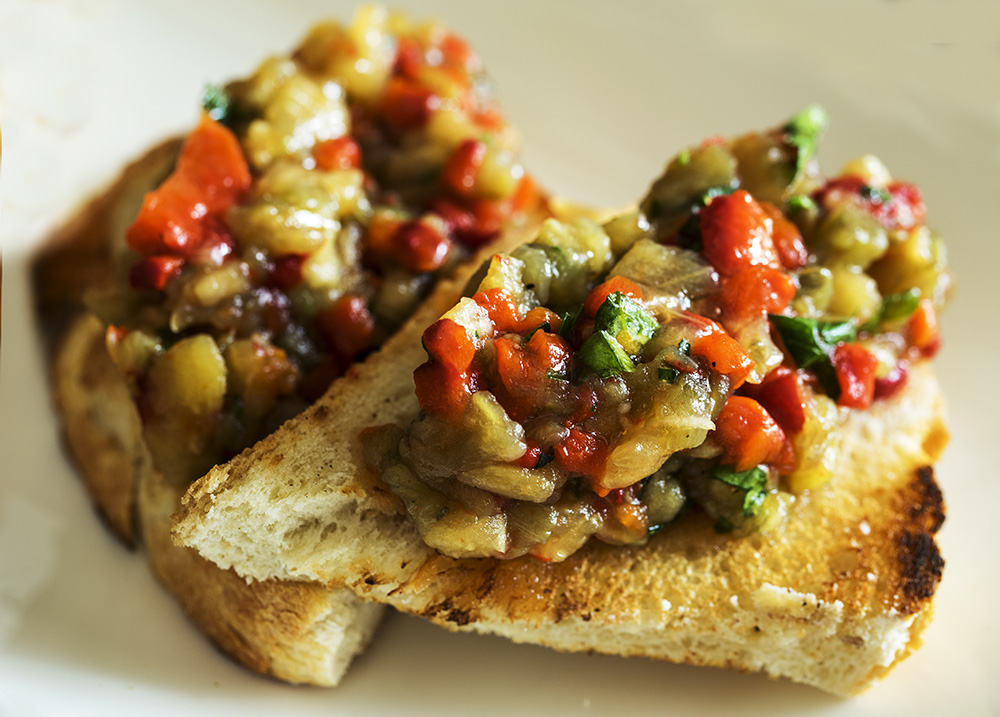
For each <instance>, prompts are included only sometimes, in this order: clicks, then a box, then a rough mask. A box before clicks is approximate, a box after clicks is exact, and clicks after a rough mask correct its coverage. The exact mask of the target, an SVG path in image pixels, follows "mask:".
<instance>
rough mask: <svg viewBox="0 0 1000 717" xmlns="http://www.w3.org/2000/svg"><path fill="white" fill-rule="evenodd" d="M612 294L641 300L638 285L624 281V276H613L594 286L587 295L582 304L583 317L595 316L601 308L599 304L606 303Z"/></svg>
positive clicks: (630, 281) (629, 280)
mask: <svg viewBox="0 0 1000 717" xmlns="http://www.w3.org/2000/svg"><path fill="white" fill-rule="evenodd" d="M614 293H621V294H625V296H627V297H629V298H630V299H634V300H635V301H641V300H642V289H641V288H639V285H638V284H636V283H635V282H634V281H632V280H631V279H626V278H625V277H624V276H613V277H611V278H610V279H608V280H607V281H605V282H603V283H600V284H598V285H597V286H595V287H594V288H593V289H591V290H590V293H589V294H587V298H586V300H585V301H584V302H583V314H584V316H589V317H590V318H594V317H595V316H597V310H598V309H600V308H601V304H603V303H604V302H605V301H607V298H608V297H609V296H611V294H614Z"/></svg>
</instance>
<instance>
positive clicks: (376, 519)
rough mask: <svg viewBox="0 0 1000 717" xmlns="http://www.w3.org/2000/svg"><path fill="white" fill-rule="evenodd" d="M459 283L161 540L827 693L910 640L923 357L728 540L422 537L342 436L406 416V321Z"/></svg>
mask: <svg viewBox="0 0 1000 717" xmlns="http://www.w3.org/2000/svg"><path fill="white" fill-rule="evenodd" d="M460 286H461V284H460V283H453V284H451V285H448V286H442V287H441V288H440V289H439V291H438V292H437V293H436V294H435V295H434V297H433V298H432V300H431V301H429V302H428V303H427V305H425V307H424V308H423V310H422V311H421V312H420V313H419V314H418V315H416V316H415V317H414V318H413V320H411V322H410V323H409V324H408V325H407V326H406V327H404V329H403V330H402V331H401V332H400V333H398V334H397V335H396V336H395V337H393V339H391V340H390V341H389V342H388V343H387V344H386V345H385V346H384V347H383V348H382V350H381V351H380V352H379V353H378V354H376V355H374V356H372V357H371V358H370V359H369V360H368V361H366V362H365V363H363V364H361V365H357V366H355V367H354V368H353V369H352V370H351V372H350V380H345V381H341V382H339V383H337V384H336V385H335V386H334V387H333V388H332V389H331V390H330V391H329V392H328V393H327V394H326V395H325V396H324V397H323V398H322V399H321V400H320V401H319V402H318V403H317V404H315V405H314V406H313V407H311V408H310V409H309V410H307V411H306V412H305V413H303V414H301V415H300V416H298V417H297V418H296V419H294V420H292V421H290V422H289V423H287V424H286V425H285V426H284V427H282V429H280V430H279V431H278V432H276V433H275V434H272V435H271V436H269V437H268V438H267V439H265V440H263V441H261V442H260V443H259V444H258V445H257V446H255V447H254V448H253V449H252V450H248V451H245V452H244V453H243V454H242V455H240V456H238V457H237V458H235V459H234V460H233V461H232V462H230V463H228V464H226V465H223V466H218V467H217V468H215V469H214V470H212V471H211V472H210V473H209V474H208V475H207V476H205V477H204V478H202V479H201V480H199V481H198V482H196V483H195V484H193V485H192V487H191V489H190V490H189V492H188V493H187V495H185V496H184V499H183V502H182V509H181V511H180V512H179V514H178V516H177V518H176V522H175V527H174V536H175V538H176V540H177V541H178V542H179V543H181V544H184V545H188V546H192V547H194V548H196V549H197V550H198V551H199V552H200V553H201V554H202V555H204V556H205V557H207V558H209V559H211V560H212V561H214V562H215V563H217V564H218V565H220V566H223V567H225V568H230V567H231V568H233V569H235V570H236V571H237V572H238V573H239V574H240V575H242V576H244V577H246V578H248V579H252V580H271V579H275V578H278V579H288V580H295V579H298V580H305V581H313V582H316V583H319V584H323V585H327V586H330V587H342V586H346V587H348V588H350V589H352V590H355V591H356V592H357V593H358V594H360V595H363V596H365V597H366V598H369V599H372V600H377V601H379V602H383V603H386V604H389V605H392V606H393V607H396V608H398V609H400V610H403V611H406V612H409V613H412V614H415V615H420V616H423V617H426V618H428V619H430V620H431V621H433V622H435V623H438V624H440V625H442V626H444V627H447V628H449V629H454V630H466V631H478V632H484V633H496V634H501V635H506V636H508V637H510V638H511V639H513V640H515V641H518V642H530V643H539V644H544V645H549V646H552V647H554V648H556V649H560V650H572V651H578V650H586V651H596V652H603V653H610V654H620V655H645V656H649V657H655V658H662V659H666V660H670V661H675V662H686V663H691V664H698V665H714V666H720V667H730V668H737V669H741V670H748V671H761V672H764V673H767V674H769V675H772V676H781V677H788V678H791V679H793V680H796V681H799V682H804V683H807V684H811V685H815V686H817V687H819V688H821V689H824V690H827V691H829V692H832V693H835V694H841V695H848V694H854V693H857V692H860V691H862V690H864V689H865V688H867V687H868V686H870V685H871V684H872V683H873V682H874V681H875V680H877V679H878V678H879V677H881V676H882V675H884V674H885V673H886V672H887V671H888V670H889V669H890V668H891V667H892V666H893V665H894V664H895V663H897V662H898V661H899V660H901V659H902V658H904V657H905V656H906V655H907V654H909V653H910V652H911V651H912V650H913V649H915V648H916V647H917V646H918V645H919V644H920V635H921V632H922V630H923V629H924V627H925V626H926V625H927V623H928V620H929V618H930V615H931V609H932V608H931V598H932V596H933V594H934V591H935V587H936V585H937V583H938V581H939V579H940V577H941V569H942V566H943V561H942V559H941V556H940V553H939V551H938V548H937V545H936V543H935V538H934V536H935V533H936V531H937V530H938V528H939V527H940V525H941V523H942V520H943V503H942V497H941V493H940V491H939V489H938V487H937V485H936V484H935V482H934V477H933V471H932V469H931V467H930V465H931V463H932V462H933V461H934V460H935V459H936V458H937V457H938V456H939V454H940V453H941V451H942V450H943V447H944V445H945V443H946V441H947V430H946V428H945V425H944V421H943V408H942V398H941V394H940V390H939V386H938V383H937V381H936V379H935V377H934V375H933V373H932V371H931V370H930V368H929V367H928V366H927V365H920V366H917V367H915V368H914V370H913V372H912V374H911V376H910V380H909V382H908V384H907V387H906V388H905V390H903V391H901V392H900V393H898V394H897V395H896V396H894V397H893V398H891V399H888V400H884V401H879V402H877V403H876V404H875V405H874V406H873V407H872V408H871V409H869V410H868V411H866V412H853V413H851V414H850V415H849V416H848V417H847V418H846V419H845V423H844V425H843V426H842V431H843V437H842V440H843V443H842V450H843V452H844V461H843V463H842V471H841V473H840V474H839V475H837V476H835V478H834V479H833V480H831V481H830V482H829V483H827V484H825V485H824V486H822V487H820V488H818V489H815V490H813V491H811V492H809V493H807V494H804V495H802V496H800V497H799V498H798V500H796V501H795V502H794V504H793V505H792V506H791V507H790V510H789V515H788V518H787V521H786V522H785V524H784V526H783V527H782V528H781V529H780V530H777V531H774V532H772V533H765V534H762V535H761V534H758V535H755V536H751V537H748V538H745V539H732V538H729V537H726V536H720V535H718V534H716V533H715V531H714V530H713V527H712V524H711V521H710V520H708V519H707V518H706V517H705V516H704V515H701V514H698V513H690V514H688V515H687V516H686V517H685V518H683V519H682V520H680V521H679V522H678V523H677V524H675V525H673V526H672V527H671V528H669V529H668V530H665V531H663V532H662V533H660V534H658V535H656V536H654V537H653V538H651V539H650V541H649V542H648V543H647V544H646V545H644V546H641V547H612V546H608V545H602V544H596V543H595V542H594V541H591V543H589V544H588V545H587V546H585V547H584V548H583V549H582V550H580V551H579V552H577V553H576V554H574V555H572V556H571V557H570V558H568V559H567V560H566V561H564V562H562V563H543V562H541V561H538V560H536V559H534V558H530V557H522V558H519V559H515V560H511V561H500V560H495V559H464V560H460V559H453V558H449V557H445V556H443V555H440V554H438V553H437V552H435V551H434V550H432V549H431V548H429V547H427V546H426V545H425V544H424V543H423V542H422V541H421V539H420V536H419V534H418V533H417V531H416V529H415V528H414V526H413V524H412V523H411V522H410V520H409V518H408V517H407V516H406V514H405V512H404V511H403V510H402V507H401V504H400V502H399V501H398V499H397V498H396V497H395V495H393V494H392V493H391V492H390V490H389V489H388V488H387V487H386V486H385V485H384V484H383V483H382V482H381V480H380V479H379V478H378V477H376V476H374V475H373V474H372V473H371V472H370V471H368V470H367V469H366V467H365V462H364V458H363V455H362V446H361V441H360V440H359V436H360V434H361V433H362V431H364V430H365V429H366V428H369V427H372V426H379V425H382V424H386V423H400V424H405V423H406V422H407V421H408V420H411V419H412V418H413V416H415V415H416V413H417V411H418V405H417V401H416V398H415V396H414V394H413V383H412V378H411V376H412V372H413V370H414V369H415V368H416V367H417V366H418V365H420V364H421V363H422V362H423V361H424V359H425V354H424V351H423V349H422V347H421V343H420V336H421V333H422V331H423V329H424V328H425V327H426V326H427V325H428V324H429V323H430V322H432V321H433V320H435V319H436V318H437V316H438V315H439V314H440V313H441V311H443V310H444V309H446V308H448V307H449V306H450V305H451V304H452V303H453V302H454V300H455V299H456V298H457V296H458V295H459V287H460ZM359 406H363V407H364V410H360V411H359V410H358V407H359Z"/></svg>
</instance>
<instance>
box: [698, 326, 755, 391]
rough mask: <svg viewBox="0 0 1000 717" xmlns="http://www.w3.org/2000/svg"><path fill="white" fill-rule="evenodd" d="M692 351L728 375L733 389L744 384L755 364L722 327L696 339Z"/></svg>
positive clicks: (715, 369) (715, 368)
mask: <svg viewBox="0 0 1000 717" xmlns="http://www.w3.org/2000/svg"><path fill="white" fill-rule="evenodd" d="M691 353H692V354H694V355H695V356H700V357H702V358H703V359H705V360H706V361H708V362H709V364H710V365H711V366H712V369H713V370H714V371H717V372H719V373H721V374H723V375H724V376H728V377H729V379H730V380H731V381H732V387H733V389H736V388H739V387H740V386H741V385H743V382H744V381H746V380H747V376H749V375H750V372H751V371H752V370H753V366H754V364H753V359H751V358H750V355H749V354H748V353H747V352H746V350H745V349H744V348H743V347H742V346H740V344H739V342H738V341H737V340H736V339H734V338H733V337H732V336H730V335H729V334H727V333H726V332H725V331H723V330H722V329H721V328H720V329H719V330H718V331H713V332H712V333H710V334H708V335H706V336H701V337H699V338H697V339H695V341H694V342H693V343H692V344H691Z"/></svg>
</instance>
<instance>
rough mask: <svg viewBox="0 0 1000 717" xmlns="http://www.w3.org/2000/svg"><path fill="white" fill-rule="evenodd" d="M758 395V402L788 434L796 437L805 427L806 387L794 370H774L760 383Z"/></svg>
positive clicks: (785, 367)
mask: <svg viewBox="0 0 1000 717" xmlns="http://www.w3.org/2000/svg"><path fill="white" fill-rule="evenodd" d="M747 385H749V384H747ZM756 394H757V395H756V396H755V398H756V399H757V401H759V402H760V404H761V405H762V406H763V407H764V408H765V409H766V410H767V412H768V413H769V414H771V416H772V417H773V418H774V420H775V421H777V423H778V425H779V426H781V429H782V430H783V431H784V432H785V433H786V434H789V435H795V434H796V433H799V432H800V431H801V430H802V427H803V426H805V423H806V407H805V400H806V399H805V386H804V385H803V383H802V378H801V376H799V374H798V372H797V371H795V370H794V369H791V368H788V367H787V366H779V367H778V368H776V369H774V370H773V371H771V373H769V374H767V376H765V377H764V380H763V381H761V382H760V386H759V387H758V388H757V391H756Z"/></svg>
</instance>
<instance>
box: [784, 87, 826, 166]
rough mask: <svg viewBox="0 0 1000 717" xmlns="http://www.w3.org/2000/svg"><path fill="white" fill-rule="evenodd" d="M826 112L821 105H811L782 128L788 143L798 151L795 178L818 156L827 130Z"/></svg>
mask: <svg viewBox="0 0 1000 717" xmlns="http://www.w3.org/2000/svg"><path fill="white" fill-rule="evenodd" d="M826 124H827V120H826V112H825V111H824V110H823V108H822V107H820V106H819V105H811V106H809V107H806V108H805V109H804V110H802V111H801V112H799V113H798V114H797V115H795V116H794V117H792V118H791V119H790V120H788V123H787V124H785V126H784V127H783V128H782V129H783V130H784V132H785V135H786V141H787V142H788V144H790V145H792V146H793V147H795V149H796V155H795V178H798V176H799V174H800V173H801V172H802V170H803V169H805V166H806V164H807V163H808V162H809V160H810V159H812V157H813V155H815V154H816V149H817V147H818V145H819V138H820V136H821V135H822V134H823V131H824V130H825V129H826Z"/></svg>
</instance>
